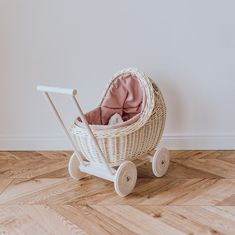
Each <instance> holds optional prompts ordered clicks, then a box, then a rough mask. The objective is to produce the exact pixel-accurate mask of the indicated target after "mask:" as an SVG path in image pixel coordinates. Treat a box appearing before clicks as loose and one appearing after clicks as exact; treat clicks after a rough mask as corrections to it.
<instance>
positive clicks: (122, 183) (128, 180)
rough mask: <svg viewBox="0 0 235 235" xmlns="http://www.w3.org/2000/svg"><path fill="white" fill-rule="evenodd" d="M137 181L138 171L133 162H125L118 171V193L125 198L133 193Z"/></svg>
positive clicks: (116, 174)
mask: <svg viewBox="0 0 235 235" xmlns="http://www.w3.org/2000/svg"><path fill="white" fill-rule="evenodd" d="M136 180H137V169H136V166H135V164H134V163H133V162H131V161H125V162H123V163H122V164H121V165H120V166H119V167H118V169H117V172H116V173H115V178H114V188H115V191H116V193H117V194H118V195H119V196H121V197H125V196H127V195H128V194H130V193H131V192H132V190H133V189H134V187H135V184H136Z"/></svg>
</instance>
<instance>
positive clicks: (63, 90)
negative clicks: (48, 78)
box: [37, 86, 77, 96]
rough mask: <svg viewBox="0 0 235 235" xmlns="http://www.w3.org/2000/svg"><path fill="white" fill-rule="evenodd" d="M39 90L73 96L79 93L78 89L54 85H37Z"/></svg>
mask: <svg viewBox="0 0 235 235" xmlns="http://www.w3.org/2000/svg"><path fill="white" fill-rule="evenodd" d="M37 90H38V91H42V92H49V93H57V94H64V95H72V96H75V95H76V94H77V90H76V89H70V88H61V87H54V86H37Z"/></svg>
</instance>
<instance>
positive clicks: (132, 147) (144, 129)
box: [70, 69, 166, 167]
mask: <svg viewBox="0 0 235 235" xmlns="http://www.w3.org/2000/svg"><path fill="white" fill-rule="evenodd" d="M127 73H131V74H132V75H134V76H136V77H137V78H138V79H139V81H140V84H141V86H142V88H143V90H144V92H145V97H146V103H145V107H144V109H143V111H142V112H141V114H140V116H139V119H138V120H137V121H136V122H134V123H133V124H130V125H129V126H124V127H119V128H113V129H107V130H106V129H101V130H97V129H94V128H92V125H91V129H92V130H93V133H94V135H95V137H96V138H97V141H98V144H99V146H100V148H101V150H102V152H103V154H104V156H105V158H106V159H107V161H108V164H109V165H110V166H112V167H113V166H119V165H120V164H121V163H122V162H123V161H125V160H134V159H136V158H139V157H141V156H143V155H144V154H147V153H149V152H151V151H152V150H153V149H155V148H156V147H157V144H158V142H159V140H160V138H161V136H162V132H163V129H164V126H165V120H166V106H165V103H164V100H163V96H162V94H161V92H160V90H159V88H158V87H157V86H156V84H155V83H154V82H153V81H152V80H151V79H150V78H148V77H147V76H146V75H144V74H143V73H141V72H139V71H138V70H137V69H125V70H122V71H120V72H119V73H117V74H115V75H114V76H113V79H112V80H111V81H110V83H109V85H108V87H107V88H106V90H105V93H104V96H103V98H104V97H105V95H106V93H107V91H108V89H109V87H110V85H111V84H112V82H113V80H114V79H116V78H117V77H118V76H120V75H121V74H127ZM102 100H103V99H102ZM102 100H101V102H102ZM70 131H71V133H72V136H73V138H74V140H75V142H76V143H77V145H78V147H79V149H80V151H81V153H82V155H83V157H84V158H85V159H87V160H88V161H90V162H94V163H95V164H103V161H102V156H100V155H99V153H98V151H97V148H96V146H95V145H94V142H93V141H92V139H91V138H90V137H89V135H88V133H87V130H86V128H85V127H83V126H78V125H76V124H73V125H72V127H71V128H70Z"/></svg>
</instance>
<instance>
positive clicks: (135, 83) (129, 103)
mask: <svg viewBox="0 0 235 235" xmlns="http://www.w3.org/2000/svg"><path fill="white" fill-rule="evenodd" d="M143 101H144V92H143V89H142V88H141V85H140V83H139V80H138V78H137V77H135V76H133V75H131V74H123V75H120V76H119V77H117V78H116V79H115V80H114V81H113V83H112V84H111V86H110V87H109V90H108V91H107V94H106V96H105V97H104V100H103V102H102V104H101V106H100V107H97V108H96V109H94V110H92V111H91V112H89V113H87V114H85V116H86V119H87V121H88V123H89V124H91V125H107V124H108V122H109V119H110V117H111V116H112V115H114V114H115V113H118V114H120V115H121V117H122V119H123V121H124V122H125V121H127V120H130V119H131V118H132V117H134V116H136V115H137V114H139V113H140V112H141V111H142V108H143V103H144V102H143ZM77 121H78V122H81V120H80V118H78V120H77ZM76 123H77V122H76ZM128 123H129V122H128ZM77 124H79V123H77Z"/></svg>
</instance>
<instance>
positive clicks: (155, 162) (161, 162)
mask: <svg viewBox="0 0 235 235" xmlns="http://www.w3.org/2000/svg"><path fill="white" fill-rule="evenodd" d="M169 164H170V153H169V151H168V150H167V149H166V148H161V149H159V150H158V151H156V152H155V154H154V156H153V159H152V170H153V174H154V175H155V176H156V177H162V176H163V175H165V174H166V172H167V170H168V167H169Z"/></svg>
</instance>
